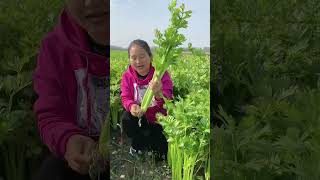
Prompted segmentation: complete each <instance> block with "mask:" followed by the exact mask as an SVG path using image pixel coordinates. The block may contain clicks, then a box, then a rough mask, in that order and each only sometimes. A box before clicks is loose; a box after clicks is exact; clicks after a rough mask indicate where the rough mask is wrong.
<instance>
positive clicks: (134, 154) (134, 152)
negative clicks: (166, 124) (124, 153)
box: [129, 146, 143, 157]
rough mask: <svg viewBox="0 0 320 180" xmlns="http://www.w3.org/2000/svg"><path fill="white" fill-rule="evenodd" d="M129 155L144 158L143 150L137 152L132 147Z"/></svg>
mask: <svg viewBox="0 0 320 180" xmlns="http://www.w3.org/2000/svg"><path fill="white" fill-rule="evenodd" d="M129 154H130V155H131V156H133V157H137V156H142V155H143V152H142V151H141V150H136V149H134V148H133V147H132V146H130V149H129Z"/></svg>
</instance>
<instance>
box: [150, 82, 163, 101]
mask: <svg viewBox="0 0 320 180" xmlns="http://www.w3.org/2000/svg"><path fill="white" fill-rule="evenodd" d="M149 86H150V88H151V90H152V92H153V94H154V96H155V97H156V98H158V99H160V98H162V83H161V81H159V80H157V81H154V80H152V81H150V85H149Z"/></svg>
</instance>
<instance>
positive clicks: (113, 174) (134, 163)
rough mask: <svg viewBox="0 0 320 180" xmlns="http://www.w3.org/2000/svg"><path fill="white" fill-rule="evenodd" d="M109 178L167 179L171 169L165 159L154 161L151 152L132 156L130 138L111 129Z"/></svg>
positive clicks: (169, 176)
mask: <svg viewBox="0 0 320 180" xmlns="http://www.w3.org/2000/svg"><path fill="white" fill-rule="evenodd" d="M111 138H112V139H111V144H110V146H111V147H110V150H111V151H110V152H111V154H110V158H111V159H110V160H111V164H110V179H120V180H122V179H132V180H140V179H141V180H169V179H171V170H170V168H169V166H168V164H167V162H166V161H160V162H156V161H155V160H154V157H153V155H152V153H151V152H145V153H144V154H143V155H139V156H138V155H137V156H132V155H131V154H130V153H129V149H130V139H129V138H128V137H127V136H125V135H124V134H121V133H120V130H119V129H117V130H112V131H111Z"/></svg>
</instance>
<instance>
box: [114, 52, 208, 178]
mask: <svg viewBox="0 0 320 180" xmlns="http://www.w3.org/2000/svg"><path fill="white" fill-rule="evenodd" d="M110 56H111V57H110V61H111V62H110V64H111V69H110V70H111V73H110V115H111V143H110V144H111V145H110V146H111V147H110V155H111V165H110V177H111V179H182V177H183V178H185V179H187V177H189V179H196V178H199V179H204V178H207V179H209V167H210V166H209V163H208V162H209V138H210V137H209V135H210V120H209V119H210V118H209V114H210V106H209V100H210V99H209V80H210V79H209V55H207V54H205V53H201V52H199V51H198V52H195V51H194V52H193V53H191V52H188V53H183V54H182V55H181V56H180V57H179V58H178V61H177V63H178V64H176V65H174V66H171V67H170V68H169V69H168V72H169V73H170V76H171V78H172V80H173V84H174V100H173V104H174V105H175V107H173V104H172V103H171V104H168V105H167V106H168V107H167V109H168V112H169V115H168V116H167V117H159V118H158V121H159V122H160V123H161V124H162V125H163V127H164V132H165V136H166V137H167V140H168V142H169V158H168V160H167V161H166V162H158V163H156V162H154V160H153V158H152V155H150V154H149V155H145V156H144V157H142V158H139V159H135V158H133V157H131V155H130V154H129V147H130V142H129V139H128V138H127V137H126V135H125V134H124V133H122V131H121V119H120V118H121V114H122V112H123V111H124V109H123V107H122V105H121V100H120V81H121V75H122V73H123V72H124V71H125V70H126V69H127V67H128V64H129V60H128V54H127V51H119V50H111V55H110ZM155 58H157V57H155ZM170 154H171V156H170ZM178 154H179V156H178ZM178 157H179V159H176V158H178ZM172 162H174V163H172Z"/></svg>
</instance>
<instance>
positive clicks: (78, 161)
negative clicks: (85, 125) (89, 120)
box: [64, 134, 96, 174]
mask: <svg viewBox="0 0 320 180" xmlns="http://www.w3.org/2000/svg"><path fill="white" fill-rule="evenodd" d="M95 145H96V142H95V141H94V140H93V139H91V138H90V137H87V136H83V135H80V134H75V135H72V136H71V137H70V138H69V140H68V142H67V144H66V152H65V155H64V158H65V160H66V161H67V162H68V165H69V167H70V168H71V169H73V170H74V171H76V172H78V173H80V174H88V170H89V166H90V162H91V153H92V151H93V150H94V148H95Z"/></svg>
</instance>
